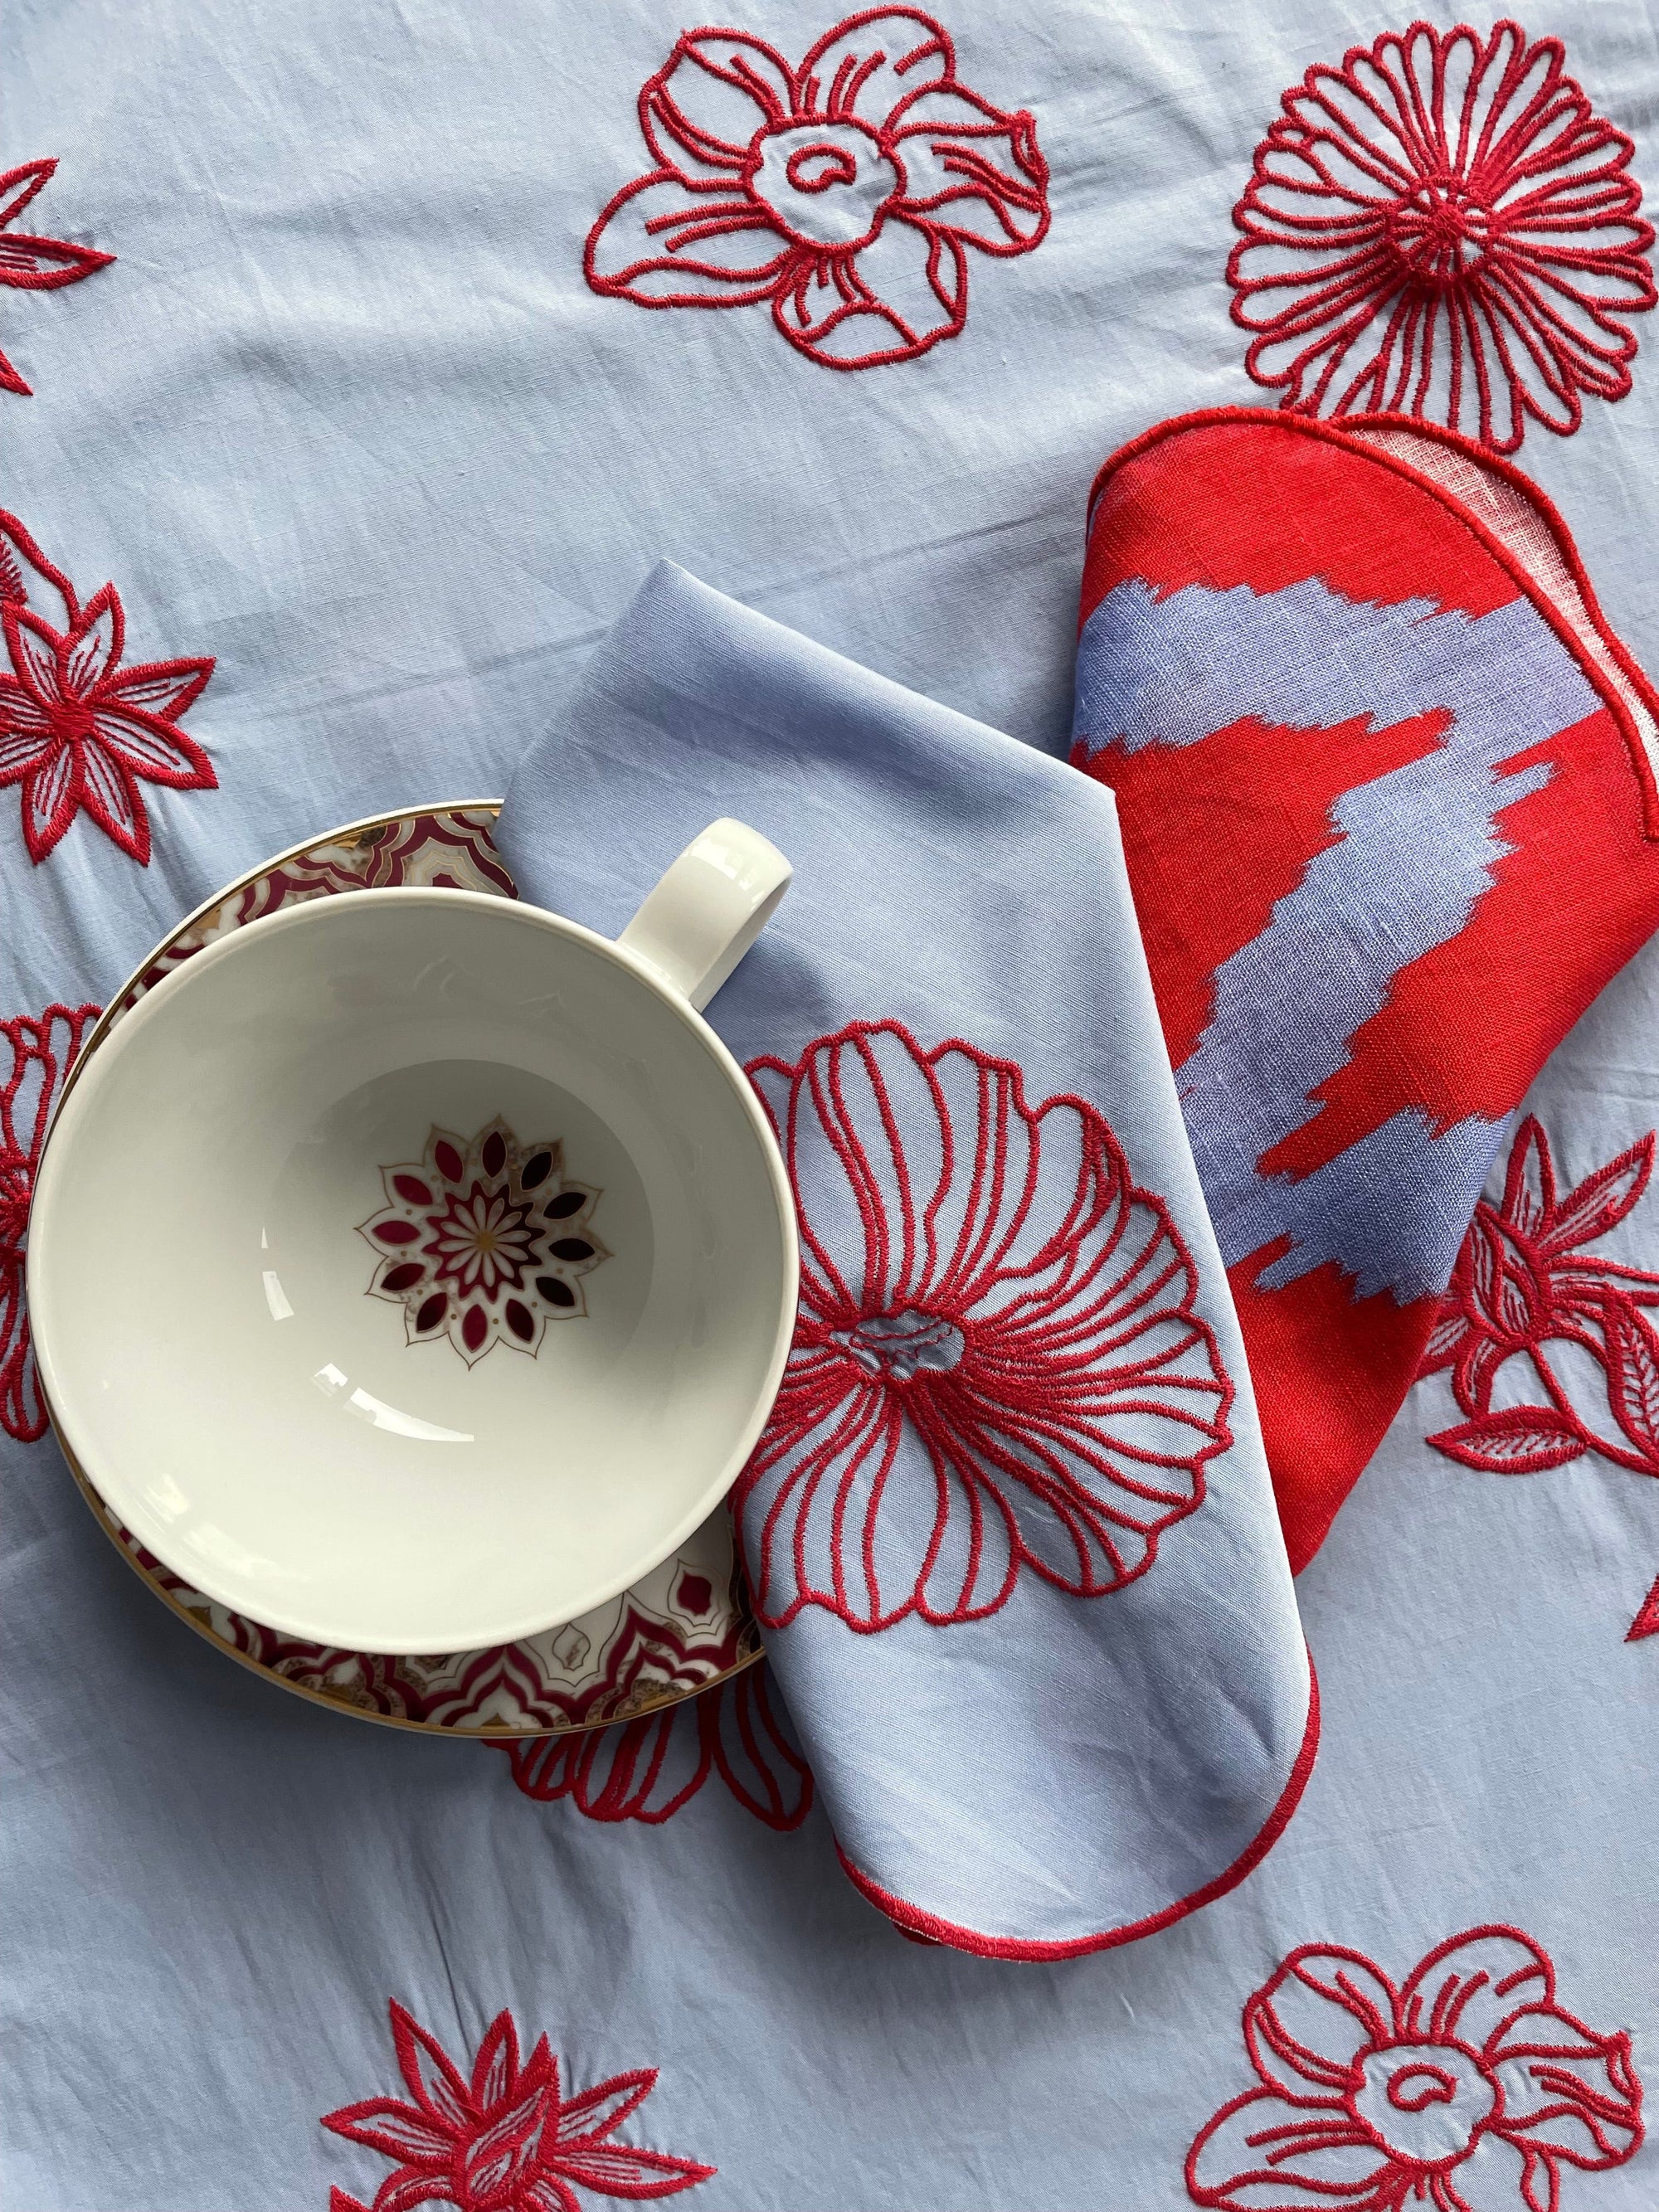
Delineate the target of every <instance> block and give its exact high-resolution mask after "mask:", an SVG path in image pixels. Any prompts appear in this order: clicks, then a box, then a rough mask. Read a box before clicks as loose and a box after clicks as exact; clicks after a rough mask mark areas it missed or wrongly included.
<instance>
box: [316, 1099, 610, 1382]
mask: <svg viewBox="0 0 1659 2212" xmlns="http://www.w3.org/2000/svg"><path fill="white" fill-rule="evenodd" d="M562 1160H563V1156H562V1152H561V1150H560V1147H559V1146H558V1145H557V1144H556V1143H554V1142H552V1141H551V1140H549V1141H548V1142H546V1143H544V1144H534V1145H522V1146H521V1145H520V1142H519V1140H518V1139H517V1138H516V1137H515V1136H514V1135H513V1132H512V1130H511V1129H509V1128H508V1127H507V1124H506V1122H505V1121H502V1120H501V1118H500V1117H499V1115H498V1116H497V1118H496V1119H495V1121H491V1122H489V1123H488V1124H487V1125H486V1126H485V1127H483V1128H482V1129H480V1130H479V1132H478V1133H477V1136H476V1137H473V1138H471V1139H467V1138H465V1137H458V1136H456V1135H454V1134H453V1133H452V1132H451V1131H449V1130H447V1129H434V1130H433V1132H432V1133H431V1135H430V1136H429V1137H428V1139H427V1145H426V1154H425V1157H424V1158H422V1159H419V1160H410V1161H408V1162H407V1163H405V1164H404V1165H402V1166H399V1167H390V1168H382V1169H381V1170H380V1181H381V1182H382V1184H383V1185H384V1187H385V1190H386V1205H385V1206H383V1207H382V1208H381V1210H380V1212H378V1213H376V1214H373V1215H371V1216H370V1218H368V1220H367V1221H363V1222H360V1223H359V1224H358V1225H357V1234H358V1235H359V1236H360V1237H365V1238H366V1239H367V1240H368V1243H369V1245H370V1246H371V1247H372V1248H373V1249H374V1253H375V1254H376V1255H377V1258H378V1261H379V1264H378V1266H377V1267H375V1270H374V1279H373V1280H372V1281H371V1283H370V1284H369V1286H368V1288H369V1295H370V1297H377V1298H387V1299H390V1301H391V1302H392V1304H393V1305H400V1306H402V1307H403V1309H404V1334H405V1336H406V1339H407V1340H408V1341H409V1342H410V1344H422V1343H427V1342H429V1341H431V1340H435V1339H436V1338H439V1337H443V1336H447V1338H448V1339H449V1341H450V1342H451V1343H452V1344H453V1346H454V1347H455V1349H456V1351H457V1352H459V1353H460V1355H461V1357H462V1358H463V1359H465V1362H466V1364H467V1365H468V1366H469V1367H471V1365H473V1364H474V1363H475V1362H476V1361H477V1360H480V1359H482V1358H483V1356H484V1354H485V1352H488V1351H489V1349H490V1347H491V1346H493V1345H495V1344H498V1343H500V1344H510V1345H512V1346H513V1348H514V1349H515V1350H516V1351H519V1352H529V1353H530V1354H531V1355H532V1358H533V1357H534V1355H535V1353H536V1352H538V1350H539V1349H540V1346H541V1340H542V1335H543V1333H544V1330H545V1328H546V1327H547V1324H548V1322H550V1321H568V1320H569V1319H570V1318H571V1317H572V1316H574V1315H577V1314H582V1313H586V1310H587V1308H586V1303H585V1298H584V1293H583V1289H582V1277H583V1276H584V1275H586V1273H589V1271H590V1270H591V1269H592V1268H594V1267H598V1265H599V1262H600V1261H601V1260H606V1259H609V1258H610V1256H611V1255H610V1254H609V1253H608V1252H607V1251H606V1250H605V1247H604V1245H603V1244H601V1243H600V1242H599V1239H598V1237H595V1236H594V1234H593V1231H592V1228H591V1227H590V1226H589V1225H588V1218H587V1217H588V1216H589V1214H590V1213H591V1212H592V1210H593V1206H594V1202H595V1201H596V1200H597V1199H598V1198H599V1192H598V1191H596V1190H592V1189H590V1188H589V1187H588V1186H587V1185H586V1183H577V1182H567V1181H566V1179H565V1176H564V1174H563V1164H562Z"/></svg>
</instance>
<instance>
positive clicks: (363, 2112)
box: [323, 2097, 454, 2166]
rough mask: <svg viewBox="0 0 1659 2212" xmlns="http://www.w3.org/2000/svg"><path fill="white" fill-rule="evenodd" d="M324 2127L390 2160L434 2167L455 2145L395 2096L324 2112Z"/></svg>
mask: <svg viewBox="0 0 1659 2212" xmlns="http://www.w3.org/2000/svg"><path fill="white" fill-rule="evenodd" d="M323 2125H324V2126H325V2128H330V2129H331V2130H333V2132H334V2133H335V2134H336V2135H337V2136H345V2137H346V2139H347V2141H348V2142H360V2143H367V2144H368V2147H369V2148H370V2149H371V2150H383V2151H385V2153H386V2155H387V2157H388V2158H402V2159H407V2160H410V2162H411V2163H418V2164H420V2165H422V2166H435V2165H440V2164H442V2163H444V2162H446V2161H447V2160H448V2157H449V2154H450V2152H451V2151H452V2150H453V2148H454V2144H453V2141H452V2139H451V2138H450V2136H448V2135H447V2134H446V2133H445V2131H444V2130H443V2129H441V2127H438V2126H436V2125H435V2124H434V2123H433V2122H432V2121H431V2120H428V2118H426V2116H425V2114H424V2113H422V2112H416V2109H415V2107H414V2106H412V2105H405V2104H404V2103H403V2102H402V2101H401V2100H400V2099H398V2098H396V2097H370V2098H368V2099H366V2100H365V2101H364V2102H363V2103H362V2104H361V2105H344V2106H342V2107H341V2108H340V2110H339V2111H338V2112H325V2114H324V2116H323Z"/></svg>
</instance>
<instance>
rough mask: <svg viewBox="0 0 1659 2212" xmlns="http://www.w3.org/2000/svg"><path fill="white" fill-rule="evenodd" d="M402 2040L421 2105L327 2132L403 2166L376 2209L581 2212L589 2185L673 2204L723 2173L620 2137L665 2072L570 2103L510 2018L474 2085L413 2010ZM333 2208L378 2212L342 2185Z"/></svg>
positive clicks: (543, 2043) (627, 2079) (397, 2104)
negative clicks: (524, 2046)
mask: <svg viewBox="0 0 1659 2212" xmlns="http://www.w3.org/2000/svg"><path fill="white" fill-rule="evenodd" d="M391 2013H392V2042H393V2043H394V2044H395V2045H396V2046H397V2051H398V2065H399V2066H400V2067H401V2068H402V2069H403V2076H404V2081H406V2082H407V2083H408V2085H409V2087H410V2091H411V2093H412V2094H413V2097H414V2100H415V2101H414V2102H413V2103H412V2104H405V2103H404V2102H403V2101H402V2100H401V2099H398V2098H396V2097H370V2098H368V2099H367V2100H365V2101H364V2102H363V2103H362V2104H360V2105H346V2106H343V2107H342V2108H341V2110H340V2111H339V2112H330V2113H328V2114H326V2115H325V2118H324V2120H323V2125H324V2126H325V2128H331V2129H332V2130H333V2131H334V2133H335V2134H336V2135H337V2136H344V2137H345V2138H346V2140H347V2142H360V2143H367V2144H368V2147H369V2148H370V2149H371V2150H378V2151H383V2152H384V2153H385V2154H386V2156H387V2157H388V2158H394V2159H398V2160H400V2161H401V2163H400V2164H399V2166H398V2170H397V2172H395V2173H390V2174H388V2175H387V2176H386V2179H385V2180H384V2181H383V2182H382V2183H381V2184H380V2189H379V2191H377V2192H376V2195H375V2198H374V2212H414V2208H415V2207H416V2205H419V2204H453V2205H458V2206H459V2208H460V2212H581V2199H580V2197H578V2196H577V2194H576V2191H577V2190H578V2189H585V2190H591V2191H592V2192H593V2194H594V2195H595V2196H596V2197H634V2198H637V2197H672V2196H673V2195H674V2194H675V2193H676V2192H677V2191H679V2190H682V2189H691V2188H694V2187H695V2186H696V2184H697V2183H698V2182H700V2181H708V2180H709V2179H712V2178H713V2175H714V2171H715V2169H714V2167H713V2166H698V2165H697V2164H696V2162H695V2161H694V2160H691V2159H689V2158H671V2157H670V2156H669V2155H668V2154H667V2153H666V2152H665V2151H659V2150H635V2148H633V2147H632V2145H631V2144H629V2143H622V2142H617V2139H616V2136H617V2129H618V2128H619V2127H620V2126H621V2125H622V2124H623V2121H624V2120H625V2119H627V2118H628V2117H629V2114H630V2113H632V2112H636V2111H637V2110H638V2109H639V2107H640V2106H641V2105H642V2104H643V2103H644V2102H645V2100H646V2099H647V2097H648V2096H649V2095H650V2094H651V2092H652V2090H653V2088H655V2087H656V2085H657V2069H656V2068H655V2067H641V2068H640V2069H637V2070H636V2071H635V2072H633V2073H631V2074H616V2075H612V2076H611V2079H610V2081H601V2082H600V2083H599V2086H598V2087H597V2088H593V2089H584V2090H583V2091H582V2092H581V2093H580V2095H578V2096H574V2097H567V2096H565V2095H563V2094H562V2092H561V2089H560V2085H559V2062H558V2060H557V2059H556V2057H554V2056H553V2054H552V2052H551V2051H550V2049H549V2047H548V2041H547V2038H546V2037H545V2036H543V2037H542V2039H541V2040H540V2041H539V2042H538V2044H537V2045H536V2048H535V2049H534V2050H533V2051H532V2052H531V2054H530V2057H529V2061H528V2063H526V2064H525V2065H522V2066H521V2065H520V2063H519V2038H518V2033H517V2031H516V2030H515V2029H514V2027H513V2019H512V2015H510V2014H509V2013H506V2012H501V2013H497V2015H495V2019H494V2020H493V2021H491V2022H490V2024H489V2030H488V2032H487V2033H486V2034H485V2036H484V2039H483V2043H482V2044H480V2045H479V2046H478V2055H477V2058H476V2060H475V2061H474V2062H473V2067H472V2075H471V2080H470V2081H469V2080H468V2079H467V2078H466V2077H465V2075H462V2074H460V2073H459V2071H458V2070H457V2069H456V2068H455V2067H454V2065H453V2064H452V2063H451V2062H450V2060H449V2059H448V2058H447V2057H446V2055H445V2053H444V2051H443V2050H442V2049H441V2046H440V2045H439V2044H438V2043H437V2042H436V2041H435V2039H434V2038H433V2037H432V2036H430V2035H428V2033H427V2032H426V2030H425V2029H424V2028H423V2027H417V2026H416V2023H415V2021H413V2020H412V2019H411V2018H410V2015H409V2014H408V2013H406V2012H405V2011H404V2008H403V2007H402V2005H400V2004H398V2002H396V2000H395V1999H394V2000H393V2002H392V2006H391ZM329 2212H368V2208H367V2207H365V2206H364V2205H362V2204H361V2203H359V2202H358V2200H357V2199H356V2197H348V2196H347V2195H346V2193H345V2191H343V2190H342V2189H336V2190H333V2191H331V2192H330V2196H329Z"/></svg>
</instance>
